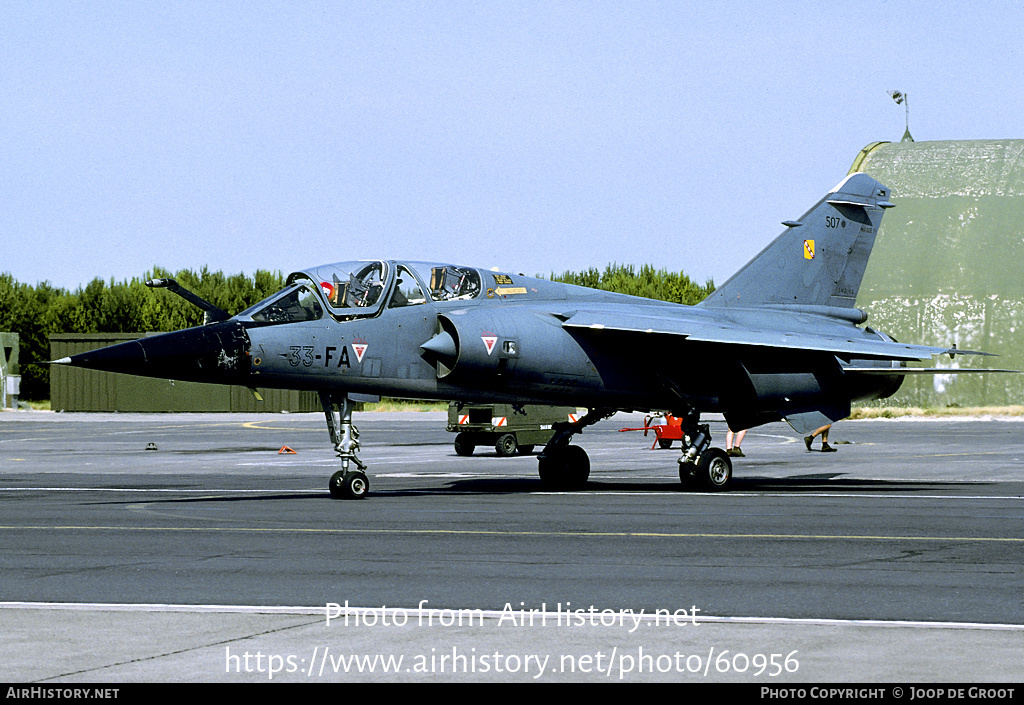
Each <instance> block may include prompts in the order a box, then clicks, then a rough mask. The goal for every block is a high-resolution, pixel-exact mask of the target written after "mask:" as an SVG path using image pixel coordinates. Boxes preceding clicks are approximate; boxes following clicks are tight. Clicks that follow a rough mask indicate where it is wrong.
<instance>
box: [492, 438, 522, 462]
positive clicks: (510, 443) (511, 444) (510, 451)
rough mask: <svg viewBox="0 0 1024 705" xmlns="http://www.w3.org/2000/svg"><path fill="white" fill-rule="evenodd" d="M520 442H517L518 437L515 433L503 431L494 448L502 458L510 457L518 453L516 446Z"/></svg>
mask: <svg viewBox="0 0 1024 705" xmlns="http://www.w3.org/2000/svg"><path fill="white" fill-rule="evenodd" d="M518 447H519V444H518V443H516V437H515V434H513V433H503V434H501V435H500V436H498V440H497V441H495V443H494V450H496V451H498V455H499V456H501V457H502V458H508V457H509V456H512V455H515V454H516V448H518Z"/></svg>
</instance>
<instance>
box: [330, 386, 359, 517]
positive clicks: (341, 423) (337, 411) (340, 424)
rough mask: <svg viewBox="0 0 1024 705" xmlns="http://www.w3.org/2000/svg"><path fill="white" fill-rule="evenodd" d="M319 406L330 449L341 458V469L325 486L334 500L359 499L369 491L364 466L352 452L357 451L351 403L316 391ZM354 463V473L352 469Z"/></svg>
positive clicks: (340, 397) (342, 397)
mask: <svg viewBox="0 0 1024 705" xmlns="http://www.w3.org/2000/svg"><path fill="white" fill-rule="evenodd" d="M320 405H321V406H322V407H323V410H324V416H326V417H327V430H328V431H330V434H331V442H332V443H334V450H335V451H336V452H337V454H338V457H339V458H340V459H341V470H339V471H338V472H336V473H334V474H333V475H331V480H330V482H329V483H328V485H327V487H328V489H329V490H330V493H331V497H333V498H334V499H363V498H364V497H366V495H367V493H369V491H370V480H369V478H368V477H367V476H366V472H365V471H366V465H364V464H363V462H362V461H361V460H359V457H358V456H357V455H356V451H358V450H359V429H357V428H356V427H355V426H353V425H352V400H351V399H350V398H349V396H348V395H347V394H331V393H330V392H320ZM353 463H355V465H356V467H357V468H358V470H352V469H351V467H350V466H351V465H352V464H353Z"/></svg>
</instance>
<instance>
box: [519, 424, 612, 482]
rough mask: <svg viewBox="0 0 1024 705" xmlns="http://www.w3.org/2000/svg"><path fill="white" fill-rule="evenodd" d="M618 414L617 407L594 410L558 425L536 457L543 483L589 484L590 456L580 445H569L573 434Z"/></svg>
mask: <svg viewBox="0 0 1024 705" xmlns="http://www.w3.org/2000/svg"><path fill="white" fill-rule="evenodd" d="M614 413H615V410H614V409H591V410H590V411H589V412H587V414H586V415H585V416H583V418H581V419H580V420H579V421H576V422H573V423H557V424H555V435H554V436H552V437H551V440H550V441H548V444H547V445H546V446H544V450H543V451H542V452H541V454H540V455H539V456H537V470H538V472H539V473H540V479H541V482H543V483H544V484H545V485H547V486H548V487H551V488H552V489H560V490H575V489H580V488H582V487H584V486H585V485H586V484H587V478H589V477H590V458H589V457H588V456H587V452H586V451H585V450H583V449H582V448H580V447H579V446H571V445H569V439H571V438H572V437H573V434H576V433H580V432H581V431H582V430H583V429H584V428H586V427H587V426H591V425H593V424H595V423H597V422H598V421H601V420H602V419H606V418H608V417H609V416H612V415H613V414H614Z"/></svg>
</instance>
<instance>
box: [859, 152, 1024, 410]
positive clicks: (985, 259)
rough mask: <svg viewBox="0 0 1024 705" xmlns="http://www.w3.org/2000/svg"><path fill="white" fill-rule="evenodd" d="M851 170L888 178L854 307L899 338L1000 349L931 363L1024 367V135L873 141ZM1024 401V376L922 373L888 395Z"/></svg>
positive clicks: (920, 402)
mask: <svg viewBox="0 0 1024 705" xmlns="http://www.w3.org/2000/svg"><path fill="white" fill-rule="evenodd" d="M850 171H851V172H856V171H863V172H866V173H867V174H869V175H871V176H873V177H874V178H876V179H878V180H879V181H881V182H882V183H883V184H885V185H886V186H888V187H889V188H890V190H891V193H892V198H891V200H892V202H893V203H895V204H896V207H895V208H892V209H889V210H888V211H887V212H886V214H885V218H884V219H883V220H882V227H881V229H880V230H879V234H878V238H877V240H876V241H875V247H874V250H873V252H872V255H871V259H870V261H869V263H868V267H867V271H866V272H865V273H864V282H863V284H862V286H861V289H860V295H859V296H858V299H857V305H858V306H859V307H860V308H862V309H864V310H865V311H867V312H868V314H869V318H868V322H867V325H869V326H871V327H873V328H876V329H878V330H882V331H885V332H887V333H889V334H890V335H892V336H894V337H895V338H897V339H898V340H901V341H906V342H909V343H919V344H925V345H942V346H951V345H953V344H954V343H955V344H956V346H957V347H959V348H963V349H968V350H984V351H986V352H991V353H996V354H997V355H999V357H978V356H972V355H967V356H957V357H956V358H955V359H953V360H950V359H949V358H948V357H944V358H936V359H935V363H936V364H935V366H936V367H992V368H1010V369H1015V370H1024V276H1022V274H1024V224H1022V220H1024V140H974V141H941V142H910V141H906V142H898V143H889V142H876V143H874V144H871V145H869V146H867V147H865V148H864V149H863V150H862V151H861V153H860V154H859V155H858V156H857V158H856V160H855V161H854V163H853V166H852V168H851V169H850ZM883 403H884V404H887V405H900V406H932V407H934V406H951V405H959V406H985V405H1010V404H1022V403H1024V375H1017V374H980V375H979V374H961V375H937V376H931V375H927V376H925V375H921V376H918V377H914V378H908V379H907V380H906V381H905V382H904V383H903V387H902V388H901V389H900V391H899V392H898V393H897V394H896V395H895V396H894V397H892V398H890V399H888V400H886V401H885V402H883Z"/></svg>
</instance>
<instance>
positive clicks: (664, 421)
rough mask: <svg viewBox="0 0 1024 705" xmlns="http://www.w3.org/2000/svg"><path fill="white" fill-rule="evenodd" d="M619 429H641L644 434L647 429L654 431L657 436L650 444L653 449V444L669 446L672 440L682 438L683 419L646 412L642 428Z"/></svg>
mask: <svg viewBox="0 0 1024 705" xmlns="http://www.w3.org/2000/svg"><path fill="white" fill-rule="evenodd" d="M619 430H620V431H643V432H644V436H646V435H647V433H648V432H649V431H654V435H655V436H657V438H655V439H654V443H653V444H651V450H654V448H655V446H658V447H661V448H671V447H672V441H681V440H683V420H682V419H677V418H676V417H675V416H673V415H672V414H664V415H662V414H648V415H647V416H645V417H644V426H643V428H620V429H619Z"/></svg>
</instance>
